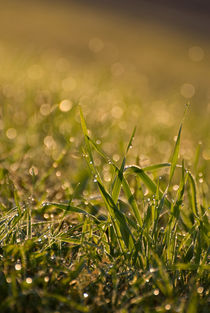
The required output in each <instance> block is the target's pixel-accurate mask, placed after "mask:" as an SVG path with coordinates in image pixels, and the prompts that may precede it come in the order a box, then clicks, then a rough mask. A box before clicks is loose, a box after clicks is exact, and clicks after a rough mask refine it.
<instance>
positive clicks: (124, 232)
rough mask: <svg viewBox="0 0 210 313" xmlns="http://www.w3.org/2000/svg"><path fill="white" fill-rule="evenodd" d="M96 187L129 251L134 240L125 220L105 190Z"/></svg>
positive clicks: (101, 187) (100, 186)
mask: <svg viewBox="0 0 210 313" xmlns="http://www.w3.org/2000/svg"><path fill="white" fill-rule="evenodd" d="M98 186H99V189H100V192H101V195H102V197H103V199H104V202H105V203H106V206H107V209H108V210H109V213H110V215H111V217H112V220H113V221H115V220H116V222H117V226H118V227H119V230H120V234H121V236H122V239H123V242H124V243H125V246H126V247H127V248H128V249H129V250H131V249H132V248H133V246H134V240H133V237H132V234H131V231H130V229H129V227H128V225H127V222H126V218H125V216H124V214H123V213H122V212H121V211H119V210H118V208H117V206H116V205H115V203H114V200H113V199H112V198H111V196H110V195H109V194H108V192H107V191H106V190H105V188H104V187H103V186H102V185H101V184H100V182H98Z"/></svg>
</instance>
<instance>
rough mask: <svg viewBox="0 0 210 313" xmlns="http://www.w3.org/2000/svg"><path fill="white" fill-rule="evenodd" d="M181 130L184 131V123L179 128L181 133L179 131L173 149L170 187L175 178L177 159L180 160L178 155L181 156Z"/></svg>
mask: <svg viewBox="0 0 210 313" xmlns="http://www.w3.org/2000/svg"><path fill="white" fill-rule="evenodd" d="M181 131H182V125H181V126H180V128H179V133H178V136H177V139H176V144H175V147H174V151H173V154H172V158H171V168H170V174H169V183H168V187H169V186H170V184H171V181H172V178H173V175H174V171H175V168H176V164H177V161H178V157H179V149H180V139H181Z"/></svg>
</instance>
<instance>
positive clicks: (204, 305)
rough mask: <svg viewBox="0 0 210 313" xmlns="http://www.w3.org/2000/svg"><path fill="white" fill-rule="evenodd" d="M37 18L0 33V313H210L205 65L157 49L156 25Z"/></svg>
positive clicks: (176, 40) (166, 42)
mask: <svg viewBox="0 0 210 313" xmlns="http://www.w3.org/2000/svg"><path fill="white" fill-rule="evenodd" d="M35 8H36V9H35ZM16 10H17V11H18V12H19V13H16ZM32 11H33V12H34V14H35V15H34V16H35V17H33V18H34V19H35V20H36V21H35V23H31V19H32V20H33V18H31V15H30V14H31V9H30V10H29V8H28V7H27V6H23V7H19V6H17V8H15V10H13V9H12V10H11V12H10V9H9V6H8V9H7V10H2V12H3V13H4V14H7V15H5V16H7V18H2V19H1V23H2V27H1V31H2V33H3V34H4V31H3V30H4V28H5V29H7V31H8V33H5V37H6V38H7V37H8V38H10V41H11V42H9V39H8V43H4V42H3V43H2V46H1V49H0V60H2V61H1V62H0V69H1V70H0V133H1V137H0V138H1V139H0V151H1V155H0V312H2V313H7V312H8V313H9V312H11V313H13V312H14V313H16V312H17V313H24V312H25V313H32V312H34V313H35V312H43V313H48V312H54V313H55V312H56V313H62V312H64V313H65V312H75V313H79V312H100V313H102V312H103V313H105V312H107V313H108V312H119V313H128V312H129V313H135V312H152V313H153V312H157V313H158V312H180V313H193V312H202V313H203V312H204V313H205V312H206V313H207V312H209V306H208V302H209V289H208V288H209V264H208V254H209V212H208V209H209V207H210V197H209V188H210V187H209V183H208V182H209V178H210V163H209V159H210V151H209V139H210V136H209V130H210V128H209V116H208V114H209V105H208V104H207V102H208V99H207V98H208V95H207V92H206V88H207V87H206V86H207V82H208V73H207V72H208V71H206V69H207V68H208V62H209V61H208V58H207V57H206V58H204V62H203V63H202V64H200V63H199V64H198V65H197V63H196V64H194V65H192V61H190V59H189V60H186V58H187V57H186V55H185V52H186V51H188V48H189V47H190V46H191V45H192V42H191V41H190V40H189V39H188V38H184V36H183V37H182V36H180V37H179V36H178V35H177V36H173V35H172V34H173V32H170V30H169V31H168V33H167V36H165V35H164V36H165V37H164V36H162V35H161V36H160V37H157V38H156V40H154V42H155V44H153V40H152V39H151V38H154V39H155V36H156V35H155V33H154V34H152V33H153V28H155V27H152V26H151V25H152V24H150V25H149V24H148V25H147V26H146V24H145V25H144V23H143V22H142V23H143V24H142V27H140V28H141V32H142V33H139V31H140V30H139V29H140V28H139V27H137V24H136V22H135V21H133V22H131V24H129V25H130V26H129V25H127V24H126V25H124V20H123V18H122V19H120V18H118V19H117V20H116V21H115V18H113V17H112V18H107V16H106V15H103V14H102V12H101V13H99V12H98V13H97V14H96V13H95V12H92V11H91V10H89V11H87V10H86V9H84V8H83V9H82V8H79V9H77V10H76V7H75V8H74V6H73V7H72V12H73V13H72V12H71V18H69V15H68V14H67V13H68V12H67V11H66V10H63V9H62V10H61V11H58V10H54V9H53V10H52V12H51V13H49V16H48V15H47V12H48V11H49V7H48V5H47V6H46V8H45V10H44V11H43V8H42V7H39V6H35V7H34V9H33V10H32ZM33 12H32V13H33ZM15 16H19V17H20V16H21V18H19V20H23V25H24V27H23V29H22V28H21V23H20V24H19V26H20V29H19V28H17V32H16V31H14V27H13V25H12V24H11V23H10V21H11V20H16V18H15ZM47 16H48V19H47V21H48V22H47V23H46V24H47V25H48V26H47V27H48V28H49V29H48V28H47V29H45V35H44V34H43V36H42V32H41V30H38V32H37V20H40V21H43V22H42V23H40V25H41V26H40V27H43V26H42V25H44V24H45V22H46V18H47ZM87 16H88V18H87ZM94 16H95V17H94ZM102 17H103V18H104V19H105V17H106V20H109V27H110V29H113V30H115V31H113V34H111V31H110V32H109V31H108V30H109V28H108V29H107V28H106V23H104V22H103V18H102ZM57 18H59V23H57V22H56V21H58V20H57ZM85 18H86V19H87V20H88V21H89V22H88V23H90V24H89V28H88V27H86V24H85V23H84V24H83V20H84V19H85ZM28 20H30V23H28V22H27V21H28ZM8 21H9V22H8ZM62 23H63V24H62ZM69 23H70V24H69ZM26 24H29V25H30V27H31V28H30V30H28V29H27V28H26V27H25V25H26ZM58 24H61V25H63V26H62V30H63V31H62V32H59V31H57V25H58ZM5 25H6V26H7V27H3V26H5ZM100 25H101V26H100ZM140 25H141V24H140ZM154 25H155V24H154ZM99 26H100V27H99ZM119 26H120V27H119ZM143 26H144V27H143ZM80 27H82V31H80ZM150 28H151V30H150ZM21 29H22V30H21ZM95 29H96V30H97V29H99V33H98V35H97V33H96V35H97V37H98V36H99V35H100V36H101V37H102V39H103V40H102V46H103V45H104V48H103V49H102V50H101V52H94V51H92V50H91V49H90V48H89V45H90V42H91V41H90V42H86V40H87V39H88V40H89V39H91V38H92V37H93V38H94V36H95V35H94V34H95V32H94V31H95ZM160 29H161V28H160ZM93 30H94V31H93ZM69 32H70V34H71V36H69ZM165 32H166V29H164V34H165ZM23 33H24V34H25V37H24V36H20V34H23ZM81 33H82V34H83V36H82V35H81ZM18 34H19V36H18ZM31 34H33V35H31ZM125 34H126V36H125ZM139 34H142V35H141V36H142V40H141V41H139V38H140V35H139ZM160 34H161V32H160ZM29 35H30V38H31V37H33V40H34V42H36V43H34V45H35V46H36V49H35V53H33V52H31V50H33V48H32V47H34V46H33V45H32V47H29V46H27V45H26V46H27V47H25V43H26V41H27V38H29ZM47 35H48V36H47ZM61 35H62V36H61ZM100 36H99V37H100ZM112 36H113V37H112ZM151 36H154V37H151ZM20 37H21V40H23V45H24V48H20V46H21V44H20V43H19V44H20V46H18V44H17V43H14V42H13V41H15V40H17V41H19V38H20ZM47 37H49V38H51V39H50V41H52V45H55V46H54V47H56V49H57V46H58V44H60V45H61V46H62V47H61V48H65V47H64V46H65V45H64V43H65V44H66V45H67V46H68V43H69V46H70V47H68V49H67V52H66V54H65V57H64V54H61V55H60V54H59V52H58V51H57V50H56V51H54V50H53V49H52V50H50V49H49V50H47V49H46V50H45V51H41V48H40V50H39V49H38V48H37V47H38V43H39V44H40V45H42V44H43V42H45V41H46V38H47ZM83 37H84V38H83ZM148 38H149V40H148ZM166 38H167V39H166ZM99 39H100V38H99ZM24 40H25V41H24ZM68 40H69V41H68ZM142 42H143V43H144V45H145V51H146V52H145V53H144V54H145V56H144V55H142V57H143V59H140V55H141V54H142V46H141V45H142ZM195 42H196V41H195ZM99 43H100V40H99ZM113 43H114V44H113ZM193 44H194V43H193ZM203 44H204V43H203ZM16 45H17V46H18V47H19V48H17V46H16ZM154 46H155V48H156V49H157V51H156V50H154V51H156V52H158V50H159V49H160V47H161V49H162V50H163V51H164V53H162V52H161V51H162V50H160V52H159V54H158V53H156V52H154V55H153V54H151V51H153V48H154ZM72 47H75V52H74V53H73V52H72ZM169 47H170V49H168V48H169ZM177 47H180V50H177ZM181 47H183V50H182V49H181ZM203 47H204V48H205V47H206V48H205V49H206V51H207V50H208V43H206V45H204V46H203ZM27 49H28V50H27ZM205 49H204V50H205ZM37 50H39V51H37ZM64 50H65V49H64ZM115 50H116V51H118V50H119V51H118V52H119V56H117V54H118V52H117V54H116V51H115ZM185 50H186V51H185ZM27 51H28V52H27ZM169 52H170V53H169ZM69 54H70V56H69ZM73 54H74V55H73ZM177 54H178V56H179V57H177ZM206 55H207V53H206ZM81 59H82V60H83V61H81ZM132 62H133V63H132ZM138 62H140V63H138ZM87 64H88V65H87ZM138 64H139V65H138ZM162 64H164V69H163V66H162ZM134 65H135V66H134ZM138 67H139V68H140V70H139V68H138ZM198 68H199V69H202V73H203V75H197V69H198ZM204 70H205V71H204ZM191 77H194V78H193V80H192V81H191V80H190V79H191ZM184 82H192V83H193V84H194V85H195V90H196V93H195V97H194V98H192V101H191V105H190V106H189V112H188V113H187V114H184V115H186V116H185V118H184V119H183V118H182V115H183V111H185V110H186V106H185V102H184V101H183V97H182V96H181V95H180V87H181V86H182V85H183V83H184ZM201 86H203V87H202V88H203V89H202V88H201ZM163 91H164V92H165V93H164V95H162V94H161V93H163ZM160 94H161V95H160ZM187 109H188V105H187ZM180 121H181V123H180ZM179 124H181V125H179ZM134 125H136V126H137V127H136V128H135V127H134ZM133 128H134V129H133ZM176 134H177V136H175V135H176ZM201 141H202V143H201Z"/></svg>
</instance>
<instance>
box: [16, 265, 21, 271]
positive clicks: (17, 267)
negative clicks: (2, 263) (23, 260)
mask: <svg viewBox="0 0 210 313" xmlns="http://www.w3.org/2000/svg"><path fill="white" fill-rule="evenodd" d="M21 268H22V266H21V264H19V263H17V264H15V269H16V271H20V270H21Z"/></svg>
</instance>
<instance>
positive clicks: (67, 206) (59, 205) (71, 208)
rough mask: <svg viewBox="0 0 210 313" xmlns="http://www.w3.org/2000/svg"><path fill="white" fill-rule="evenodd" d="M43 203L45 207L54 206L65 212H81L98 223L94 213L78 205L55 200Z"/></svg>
mask: <svg viewBox="0 0 210 313" xmlns="http://www.w3.org/2000/svg"><path fill="white" fill-rule="evenodd" d="M43 205H44V206H45V207H47V206H54V207H56V208H59V209H62V210H64V211H65V212H73V213H80V214H83V215H85V216H89V217H91V218H93V219H94V220H95V221H96V222H97V223H100V221H99V220H98V219H97V217H95V216H94V215H92V214H90V213H88V212H87V211H85V210H83V209H80V208H78V207H75V206H72V205H70V204H64V203H63V204H62V203H56V202H46V203H44V204H43Z"/></svg>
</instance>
